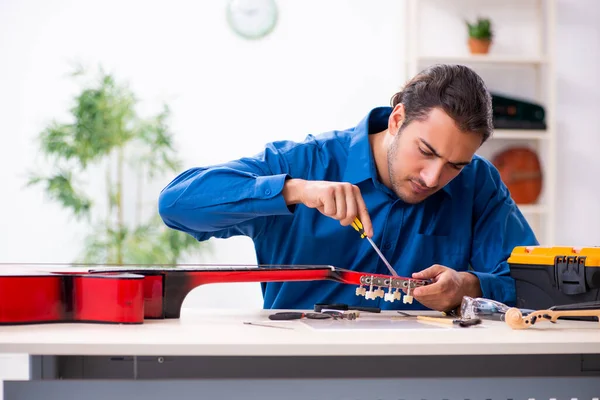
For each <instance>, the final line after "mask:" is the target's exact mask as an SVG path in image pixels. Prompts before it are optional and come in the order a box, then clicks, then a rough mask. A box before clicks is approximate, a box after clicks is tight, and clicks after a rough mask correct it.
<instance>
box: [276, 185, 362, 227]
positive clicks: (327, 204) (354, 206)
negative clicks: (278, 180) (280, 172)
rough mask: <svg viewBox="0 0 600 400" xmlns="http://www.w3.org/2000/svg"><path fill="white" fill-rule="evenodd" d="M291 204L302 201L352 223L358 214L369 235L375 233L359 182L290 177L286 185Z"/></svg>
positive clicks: (341, 222)
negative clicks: (357, 183) (354, 183)
mask: <svg viewBox="0 0 600 400" xmlns="http://www.w3.org/2000/svg"><path fill="white" fill-rule="evenodd" d="M283 196H284V198H285V200H286V203H287V204H288V205H290V204H298V203H302V204H304V205H305V206H306V207H309V208H316V209H317V210H319V212H321V213H322V214H324V215H326V216H328V217H331V218H333V219H336V220H338V221H340V224H342V225H343V226H349V225H350V224H352V222H353V221H354V218H356V217H358V219H360V221H361V222H362V224H363V228H364V230H365V233H366V235H367V236H369V237H372V236H373V225H372V223H371V218H370V217H369V212H368V210H367V206H366V205H365V201H364V200H363V197H362V195H361V193H360V189H359V188H358V186H356V185H352V184H350V183H347V182H327V181H307V180H303V179H288V180H287V181H286V183H285V186H284V188H283Z"/></svg>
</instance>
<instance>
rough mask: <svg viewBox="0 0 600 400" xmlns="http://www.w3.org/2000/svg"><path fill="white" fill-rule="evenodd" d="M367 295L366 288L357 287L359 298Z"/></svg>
mask: <svg viewBox="0 0 600 400" xmlns="http://www.w3.org/2000/svg"><path fill="white" fill-rule="evenodd" d="M366 293H367V288H365V287H362V286H361V287H357V288H356V295H357V296H364V295H365V294H366Z"/></svg>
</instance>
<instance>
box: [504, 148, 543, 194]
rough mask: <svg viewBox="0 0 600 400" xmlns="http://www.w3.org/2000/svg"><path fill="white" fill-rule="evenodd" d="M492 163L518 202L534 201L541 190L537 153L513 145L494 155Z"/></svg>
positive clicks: (540, 171)
mask: <svg viewBox="0 0 600 400" xmlns="http://www.w3.org/2000/svg"><path fill="white" fill-rule="evenodd" d="M492 164H494V165H495V166H496V168H498V171H499V172H500V177H501V178H502V181H503V182H504V184H505V185H506V186H507V187H508V190H509V191H510V194H511V196H512V198H513V200H514V201H515V202H516V203H518V204H532V203H535V202H536V201H537V199H538V197H539V195H540V193H541V191H542V181H543V175H542V168H541V165H540V160H539V158H538V156H537V154H536V153H535V152H534V151H533V150H531V149H528V148H525V147H513V148H509V149H507V150H504V151H502V152H500V153H498V154H496V155H495V156H494V158H493V159H492Z"/></svg>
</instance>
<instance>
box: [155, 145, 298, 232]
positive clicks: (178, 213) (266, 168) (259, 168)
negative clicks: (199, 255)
mask: <svg viewBox="0 0 600 400" xmlns="http://www.w3.org/2000/svg"><path fill="white" fill-rule="evenodd" d="M292 146H294V144H292V143H291V142H288V141H282V142H273V143H270V144H268V145H267V146H266V148H265V150H264V151H263V152H261V153H260V154H258V155H256V156H254V157H246V158H241V159H239V160H235V161H230V162H227V163H224V164H219V165H215V166H211V167H198V168H191V169H189V170H187V171H185V172H183V173H181V174H180V175H179V176H177V177H176V178H175V179H174V180H173V181H172V182H170V183H169V184H168V185H167V186H166V187H165V188H164V189H163V190H162V191H161V193H160V195H159V200H158V209H159V214H160V216H161V218H162V220H163V221H164V223H165V224H166V225H167V226H168V227H170V228H173V229H177V230H180V231H183V232H186V233H189V234H191V235H192V236H194V237H195V238H196V239H198V240H206V239H208V238H210V237H219V238H226V237H230V236H234V235H246V236H250V237H255V236H257V235H258V234H260V232H261V231H262V230H263V229H264V227H265V224H266V219H267V217H268V216H271V215H292V214H293V207H288V206H287V205H286V203H285V199H284V198H283V194H282V191H283V186H284V183H285V180H286V179H287V178H289V177H290V175H289V168H288V165H289V163H288V160H287V159H286V157H285V154H284V153H287V152H288V151H289V149H290V148H291V147H292Z"/></svg>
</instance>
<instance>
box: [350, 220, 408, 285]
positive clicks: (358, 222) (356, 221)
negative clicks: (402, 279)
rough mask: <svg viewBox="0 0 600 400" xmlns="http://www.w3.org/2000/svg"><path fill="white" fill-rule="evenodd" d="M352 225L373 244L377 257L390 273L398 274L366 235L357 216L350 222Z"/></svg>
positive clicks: (363, 237) (362, 236)
mask: <svg viewBox="0 0 600 400" xmlns="http://www.w3.org/2000/svg"><path fill="white" fill-rule="evenodd" d="M352 227H353V228H354V229H356V230H357V231H358V233H360V237H361V238H362V239H365V238H366V239H367V240H368V241H369V243H371V246H373V248H374V249H375V251H376V252H377V254H379V257H381V259H382V260H383V262H384V263H385V265H386V266H387V267H388V269H389V270H390V272H391V273H392V275H394V276H398V274H397V273H396V271H394V268H392V266H391V265H390V263H389V262H388V260H386V258H385V257H384V256H383V253H382V252H381V250H379V247H377V245H376V244H375V243H373V241H372V240H371V238H370V237H368V236H367V234H366V233H365V229H364V228H363V224H362V222H360V220H359V219H358V217H355V218H354V222H352Z"/></svg>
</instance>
